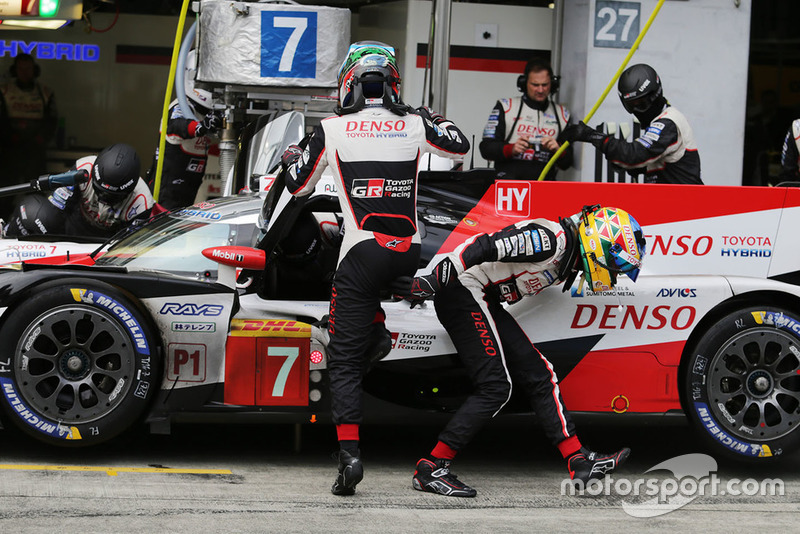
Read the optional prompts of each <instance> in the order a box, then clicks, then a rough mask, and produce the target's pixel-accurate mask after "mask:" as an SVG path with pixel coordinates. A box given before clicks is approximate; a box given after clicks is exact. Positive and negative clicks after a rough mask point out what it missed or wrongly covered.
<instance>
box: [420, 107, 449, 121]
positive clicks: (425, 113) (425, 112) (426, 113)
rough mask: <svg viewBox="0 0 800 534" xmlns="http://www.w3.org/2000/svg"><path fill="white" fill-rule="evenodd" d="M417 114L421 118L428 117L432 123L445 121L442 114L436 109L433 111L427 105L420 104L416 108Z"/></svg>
mask: <svg viewBox="0 0 800 534" xmlns="http://www.w3.org/2000/svg"><path fill="white" fill-rule="evenodd" d="M416 112H417V115H419V116H420V117H422V118H423V119H428V120H429V121H431V122H432V123H433V124H440V123H442V122H444V121H445V118H444V116H443V115H442V114H441V113H439V112H438V111H433V110H432V109H431V108H429V107H427V106H420V107H418V108H417V109H416Z"/></svg>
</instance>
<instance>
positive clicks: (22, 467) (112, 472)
mask: <svg viewBox="0 0 800 534" xmlns="http://www.w3.org/2000/svg"><path fill="white" fill-rule="evenodd" d="M0 469H5V470H9V471H101V472H105V473H107V474H108V476H111V477H113V476H117V473H168V474H176V475H177V474H189V475H232V474H233V473H232V472H231V470H230V469H174V468H171V467H96V466H90V465H27V464H0Z"/></svg>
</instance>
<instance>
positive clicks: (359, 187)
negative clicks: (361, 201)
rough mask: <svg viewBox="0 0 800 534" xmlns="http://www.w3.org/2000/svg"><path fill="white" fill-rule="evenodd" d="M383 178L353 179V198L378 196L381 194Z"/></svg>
mask: <svg viewBox="0 0 800 534" xmlns="http://www.w3.org/2000/svg"><path fill="white" fill-rule="evenodd" d="M383 182H384V180H383V178H368V179H356V180H353V188H352V190H351V191H352V193H351V194H352V196H353V198H380V197H382V196H383Z"/></svg>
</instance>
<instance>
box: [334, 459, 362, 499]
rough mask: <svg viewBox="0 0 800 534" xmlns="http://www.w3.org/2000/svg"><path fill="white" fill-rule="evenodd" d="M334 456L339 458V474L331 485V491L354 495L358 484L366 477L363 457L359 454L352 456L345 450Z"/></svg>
mask: <svg viewBox="0 0 800 534" xmlns="http://www.w3.org/2000/svg"><path fill="white" fill-rule="evenodd" d="M333 457H334V458H336V459H337V460H339V474H338V475H337V477H336V481H335V482H334V483H333V486H331V493H333V494H334V495H353V494H354V493H355V492H356V484H358V483H359V482H361V479H362V478H364V466H363V465H361V458H359V457H358V455H356V456H352V455H351V454H350V453H349V452H347V451H344V450H342V451H339V453H338V454H334V455H333Z"/></svg>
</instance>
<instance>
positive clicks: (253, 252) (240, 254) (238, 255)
mask: <svg viewBox="0 0 800 534" xmlns="http://www.w3.org/2000/svg"><path fill="white" fill-rule="evenodd" d="M203 256H205V257H206V258H208V259H210V260H212V261H215V262H217V263H218V264H219V275H218V277H217V281H218V282H219V283H220V284H224V285H226V286H228V287H232V288H234V287H236V276H237V274H238V272H239V271H240V270H241V269H250V270H263V269H264V267H265V266H266V264H267V255H266V253H265V252H264V251H263V250H259V249H257V248H252V247H235V246H219V247H209V248H206V249H203Z"/></svg>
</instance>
